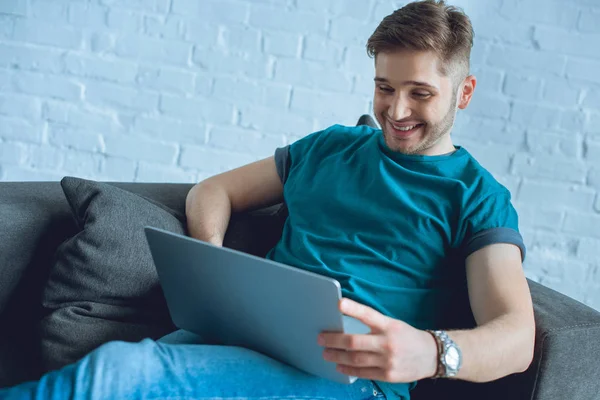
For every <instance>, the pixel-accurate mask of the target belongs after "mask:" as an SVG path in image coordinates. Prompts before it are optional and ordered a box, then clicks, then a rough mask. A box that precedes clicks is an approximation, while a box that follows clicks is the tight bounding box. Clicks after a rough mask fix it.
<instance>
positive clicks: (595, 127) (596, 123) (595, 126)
mask: <svg viewBox="0 0 600 400" xmlns="http://www.w3.org/2000/svg"><path fill="white" fill-rule="evenodd" d="M0 87H1V85H0ZM584 131H585V132H586V133H590V134H592V135H594V134H598V135H600V113H589V119H588V120H587V121H586V124H585V128H584ZM599 139H600V137H599Z"/></svg>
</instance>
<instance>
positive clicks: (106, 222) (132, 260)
mask: <svg viewBox="0 0 600 400" xmlns="http://www.w3.org/2000/svg"><path fill="white" fill-rule="evenodd" d="M61 186H62V188H63V191H64V194H65V197H66V199H67V201H68V203H69V205H70V207H71V210H72V212H73V216H74V218H75V221H76V223H77V225H78V226H79V229H80V231H79V233H77V234H76V235H75V236H73V237H72V238H70V239H68V240H66V241H65V242H64V243H63V244H62V245H61V246H60V247H59V248H58V250H57V252H56V256H55V263H54V266H53V268H52V270H51V271H50V274H49V279H48V282H47V284H46V286H45V288H44V293H43V298H42V304H43V306H44V307H45V309H46V310H47V312H48V314H47V315H45V317H44V318H43V319H42V320H41V325H40V335H41V346H42V349H41V350H42V363H43V368H44V371H49V370H53V369H57V368H61V367H62V366H64V365H67V364H70V363H72V362H74V361H77V360H78V359H80V358H81V357H83V356H84V355H85V354H87V353H88V352H90V351H92V350H94V349H95V348H96V347H98V346H100V345H102V344H103V343H106V342H108V341H111V340H125V341H139V340H141V339H143V338H146V337H150V338H153V339H157V338H159V337H161V336H163V335H165V334H167V333H169V332H171V331H173V330H174V326H173V325H172V321H171V318H170V316H169V313H168V309H167V306H166V301H165V299H164V296H163V293H162V290H161V288H160V284H159V281H158V276H157V273H156V269H155V267H154V262H153V260H152V256H151V254H150V249H149V248H148V243H147V241H146V237H145V234H144V230H143V227H144V226H146V225H149V226H154V227H157V228H161V229H165V230H168V231H171V232H175V233H179V234H185V226H184V221H185V216H184V215H181V213H178V212H176V211H174V210H171V209H169V208H167V207H166V206H164V205H161V204H159V203H156V202H154V201H152V200H150V199H147V198H144V197H141V196H138V195H136V194H133V193H131V192H128V191H125V190H122V189H119V188H117V187H115V186H112V185H110V184H105V183H99V182H94V181H89V180H84V179H78V178H74V177H65V178H63V179H62V181H61Z"/></svg>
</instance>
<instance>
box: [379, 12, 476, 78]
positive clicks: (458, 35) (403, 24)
mask: <svg viewBox="0 0 600 400" xmlns="http://www.w3.org/2000/svg"><path fill="white" fill-rule="evenodd" d="M471 47H473V27H472V25H471V21H470V20H469V17H468V16H467V15H466V14H465V13H464V12H463V10H462V9H460V8H457V7H454V6H450V5H446V3H445V2H444V1H443V0H437V1H436V0H424V1H415V2H413V3H409V4H407V5H405V6H404V7H402V8H399V9H398V10H396V11H394V12H393V13H392V14H390V15H388V16H387V17H385V18H384V19H383V21H381V23H380V24H379V26H378V27H377V29H375V32H373V34H372V35H371V37H370V38H369V40H368V41H367V53H368V54H369V56H370V57H377V54H379V53H380V52H391V51H394V50H404V49H406V50H422V51H434V52H435V53H437V54H438V56H439V57H440V59H441V60H442V61H443V62H442V63H441V70H440V72H441V73H442V74H443V75H445V76H447V75H448V74H450V73H453V74H454V73H456V74H458V76H459V78H460V79H463V78H465V77H466V76H467V75H468V73H469V57H470V56H471Z"/></svg>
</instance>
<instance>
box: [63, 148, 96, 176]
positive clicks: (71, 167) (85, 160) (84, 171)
mask: <svg viewBox="0 0 600 400" xmlns="http://www.w3.org/2000/svg"><path fill="white" fill-rule="evenodd" d="M101 164H102V155H101V154H94V153H88V152H82V151H74V150H70V151H69V152H67V153H66V154H65V161H64V164H63V166H62V170H63V171H64V172H65V173H66V174H76V175H77V176H79V177H88V178H90V179H93V178H94V177H96V176H98V174H99V173H100V168H101Z"/></svg>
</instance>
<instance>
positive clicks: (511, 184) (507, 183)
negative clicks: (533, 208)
mask: <svg viewBox="0 0 600 400" xmlns="http://www.w3.org/2000/svg"><path fill="white" fill-rule="evenodd" d="M495 178H496V180H497V181H498V182H500V184H502V185H503V186H504V187H505V188H506V189H508V191H509V192H510V194H511V196H512V197H513V198H516V197H517V194H518V192H519V187H520V185H521V178H520V177H518V176H510V175H500V174H498V175H496V176H495Z"/></svg>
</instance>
